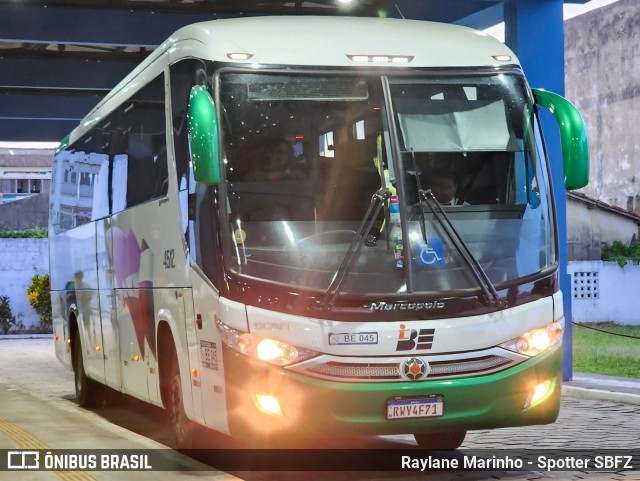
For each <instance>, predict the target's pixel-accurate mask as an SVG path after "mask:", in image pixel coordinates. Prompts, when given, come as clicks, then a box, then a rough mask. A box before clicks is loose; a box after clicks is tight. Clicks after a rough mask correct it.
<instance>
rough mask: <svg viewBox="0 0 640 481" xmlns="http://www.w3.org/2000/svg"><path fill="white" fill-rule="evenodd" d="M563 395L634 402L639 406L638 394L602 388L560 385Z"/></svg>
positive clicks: (639, 398)
mask: <svg viewBox="0 0 640 481" xmlns="http://www.w3.org/2000/svg"><path fill="white" fill-rule="evenodd" d="M562 394H563V395H564V396H569V397H575V398H578V399H594V400H597V401H609V402H615V403H625V404H635V405H637V406H640V394H631V393H625V392H614V391H606V390H604V389H590V388H584V387H575V386H566V385H563V386H562Z"/></svg>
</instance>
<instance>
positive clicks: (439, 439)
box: [413, 431, 467, 451]
mask: <svg viewBox="0 0 640 481" xmlns="http://www.w3.org/2000/svg"><path fill="white" fill-rule="evenodd" d="M466 435H467V432H466V431H449V432H444V433H422V434H414V435H413V437H414V438H416V442H417V443H418V446H420V447H421V448H422V449H434V450H436V449H439V450H442V451H452V450H454V449H458V448H459V447H460V445H461V444H462V442H463V441H464V437H465V436H466Z"/></svg>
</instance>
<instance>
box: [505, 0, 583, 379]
mask: <svg viewBox="0 0 640 481" xmlns="http://www.w3.org/2000/svg"><path fill="white" fill-rule="evenodd" d="M562 5H563V0H506V1H505V43H506V44H507V45H508V46H509V47H510V48H511V49H512V50H513V51H514V52H515V53H516V55H517V56H518V58H519V59H520V62H521V64H522V68H523V69H524V73H525V75H526V76H527V79H528V81H529V85H531V87H536V88H544V89H546V90H550V91H552V92H555V93H557V94H559V95H564V30H563V12H562ZM542 124H543V130H544V134H545V141H546V144H547V150H548V152H549V156H550V158H551V177H552V182H553V189H554V196H555V204H556V212H557V220H558V244H559V247H560V251H559V263H560V288H561V289H562V293H563V295H564V306H563V307H564V316H565V331H564V338H563V353H564V358H563V362H562V376H563V379H564V380H565V381H567V380H570V379H571V377H572V376H573V368H572V365H573V343H572V326H571V321H572V319H573V317H572V314H571V295H572V294H571V276H570V275H569V274H567V209H566V203H567V196H566V191H565V188H564V175H563V171H562V152H561V147H560V136H559V133H558V125H557V123H556V122H555V120H554V119H553V118H552V117H551V115H550V114H549V115H543V117H542Z"/></svg>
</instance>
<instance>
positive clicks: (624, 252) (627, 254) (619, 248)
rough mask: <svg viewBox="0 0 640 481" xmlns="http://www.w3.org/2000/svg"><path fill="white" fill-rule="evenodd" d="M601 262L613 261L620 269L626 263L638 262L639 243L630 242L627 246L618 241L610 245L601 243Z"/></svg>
mask: <svg viewBox="0 0 640 481" xmlns="http://www.w3.org/2000/svg"><path fill="white" fill-rule="evenodd" d="M602 260H603V261H615V262H617V263H618V265H619V266H620V267H624V266H625V264H626V263H627V261H634V262H640V242H638V241H637V240H632V241H631V242H630V243H629V245H625V244H623V243H622V242H620V241H615V242H613V243H612V244H609V243H607V242H603V243H602Z"/></svg>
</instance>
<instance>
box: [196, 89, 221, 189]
mask: <svg viewBox="0 0 640 481" xmlns="http://www.w3.org/2000/svg"><path fill="white" fill-rule="evenodd" d="M218 149H219V147H218V117H217V116H216V107H215V104H214V102H213V99H212V98H211V95H210V94H209V92H208V91H207V90H206V89H205V88H204V87H202V86H201V85H196V86H195V87H193V88H192V89H191V95H190V96H189V150H190V151H191V160H192V162H193V176H194V178H195V180H196V182H201V183H203V184H207V185H217V184H219V183H220V162H219V159H220V154H219V150H218Z"/></svg>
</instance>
